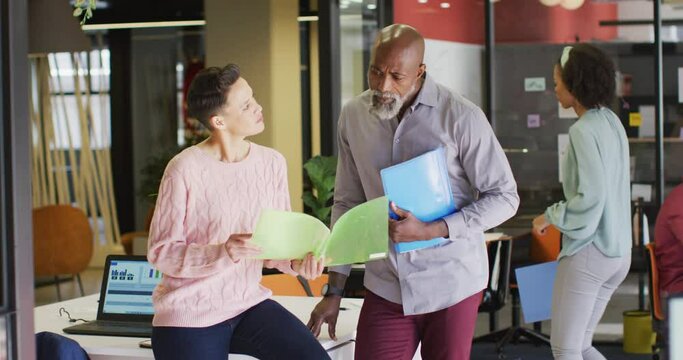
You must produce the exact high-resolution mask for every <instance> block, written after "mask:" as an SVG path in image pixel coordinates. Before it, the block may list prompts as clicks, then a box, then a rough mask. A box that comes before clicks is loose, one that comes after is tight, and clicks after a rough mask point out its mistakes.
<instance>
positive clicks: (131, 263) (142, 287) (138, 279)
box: [102, 259, 161, 315]
mask: <svg viewBox="0 0 683 360" xmlns="http://www.w3.org/2000/svg"><path fill="white" fill-rule="evenodd" d="M108 268H109V272H108V276H107V280H106V287H104V286H103V287H104V291H105V293H104V304H103V307H102V313H103V314H126V315H153V314H154V307H153V305H152V291H154V287H156V285H157V284H158V283H159V281H161V273H160V272H159V270H156V269H154V268H152V266H151V265H150V264H149V263H148V262H147V261H146V260H123V259H111V260H110V263H109V266H108Z"/></svg>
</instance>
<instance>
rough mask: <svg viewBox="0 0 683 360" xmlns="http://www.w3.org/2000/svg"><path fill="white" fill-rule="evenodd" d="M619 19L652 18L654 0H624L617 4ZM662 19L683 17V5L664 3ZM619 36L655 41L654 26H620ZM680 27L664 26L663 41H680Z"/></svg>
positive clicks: (633, 40)
mask: <svg viewBox="0 0 683 360" xmlns="http://www.w3.org/2000/svg"><path fill="white" fill-rule="evenodd" d="M617 7H618V17H619V20H652V19H653V18H654V14H653V8H652V1H622V2H619V3H618V4H617ZM661 14H662V19H681V18H683V6H681V5H680V4H678V5H672V4H663V5H662V8H661ZM617 31H618V37H619V40H621V41H628V42H654V41H655V33H654V27H653V26H651V25H638V26H619V27H618V30H617ZM679 33H680V31H679V29H678V27H676V26H662V40H663V41H672V42H678V41H679Z"/></svg>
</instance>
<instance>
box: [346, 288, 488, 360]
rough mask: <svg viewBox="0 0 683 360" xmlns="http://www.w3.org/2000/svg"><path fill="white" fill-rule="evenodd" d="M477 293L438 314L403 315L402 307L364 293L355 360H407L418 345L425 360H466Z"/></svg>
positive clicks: (479, 296)
mask: <svg viewBox="0 0 683 360" xmlns="http://www.w3.org/2000/svg"><path fill="white" fill-rule="evenodd" d="M481 294H482V293H481V292H479V293H476V294H474V295H472V296H470V297H468V298H466V299H464V300H462V301H460V302H459V303H457V304H455V305H453V306H451V307H449V308H446V309H443V310H439V311H435V312H432V313H428V314H421V315H410V316H405V315H403V306H401V305H399V304H395V303H392V302H391V301H388V300H385V299H383V298H381V297H379V296H378V295H375V294H373V293H372V292H370V291H366V295H365V301H364V302H363V308H362V309H361V312H360V319H359V320H358V329H357V330H358V331H357V334H356V350H355V359H356V360H385V359H386V360H401V359H406V360H410V359H412V358H413V355H414V354H415V350H416V349H417V346H418V344H419V343H420V342H422V349H421V351H420V353H421V354H422V358H423V359H425V360H432V359H439V360H441V359H444V360H445V359H449V360H469V358H470V350H471V348H472V337H473V336H474V327H475V325H476V322H477V309H478V308H479V303H481Z"/></svg>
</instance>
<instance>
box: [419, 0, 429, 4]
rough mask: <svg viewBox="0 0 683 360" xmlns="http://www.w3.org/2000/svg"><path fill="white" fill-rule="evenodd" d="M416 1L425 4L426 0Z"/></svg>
mask: <svg viewBox="0 0 683 360" xmlns="http://www.w3.org/2000/svg"><path fill="white" fill-rule="evenodd" d="M417 2H419V3H420V4H426V3H427V0H417Z"/></svg>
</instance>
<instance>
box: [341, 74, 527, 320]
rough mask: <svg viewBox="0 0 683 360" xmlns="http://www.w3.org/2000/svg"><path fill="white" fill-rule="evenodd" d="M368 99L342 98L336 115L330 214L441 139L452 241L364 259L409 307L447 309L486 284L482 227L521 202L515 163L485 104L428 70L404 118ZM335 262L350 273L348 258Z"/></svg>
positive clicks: (387, 293) (386, 290) (368, 277)
mask: <svg viewBox="0 0 683 360" xmlns="http://www.w3.org/2000/svg"><path fill="white" fill-rule="evenodd" d="M371 101H372V93H371V91H369V90H368V91H365V92H364V93H362V94H361V95H359V96H357V97H355V98H354V99H352V100H351V101H349V102H348V103H347V104H346V105H345V106H344V108H343V109H342V112H341V115H340V118H339V126H338V144H339V163H338V167H337V178H336V185H335V192H334V206H333V208H332V222H333V223H334V222H336V220H337V219H338V218H339V217H340V216H341V215H342V214H344V213H345V212H346V211H348V210H349V209H351V208H353V207H354V206H356V205H358V204H362V203H363V202H365V201H367V200H372V199H375V198H378V197H381V196H384V190H383V187H382V180H381V178H380V170H381V169H383V168H386V167H388V166H391V165H394V164H398V163H400V162H403V161H406V160H409V159H412V158H414V157H416V156H418V155H422V154H424V153H425V152H427V151H430V150H433V149H435V148H437V147H440V146H442V147H444V149H445V150H446V152H445V153H446V162H447V164H448V174H449V177H450V182H451V189H452V191H453V198H454V199H455V204H456V206H457V208H458V209H459V210H458V212H456V213H455V214H452V215H449V216H447V217H446V218H444V220H445V221H446V223H447V225H448V230H449V238H450V240H451V241H450V242H448V243H446V244H445V245H442V246H440V247H436V248H430V249H423V250H417V251H412V252H408V253H404V254H397V253H396V252H395V251H394V247H393V245H392V244H390V245H389V248H390V255H389V257H388V258H386V259H384V260H376V261H371V262H368V263H367V264H366V269H365V280H364V283H365V286H366V287H367V288H368V289H369V290H370V291H372V292H373V293H375V294H377V295H379V296H381V297H383V298H384V299H387V300H389V301H391V302H394V303H397V304H403V312H404V314H405V315H412V314H423V313H428V312H433V311H438V310H441V309H445V308H447V307H449V306H451V305H454V304H456V303H458V302H460V301H461V300H463V299H465V298H467V297H469V296H472V295H473V294H475V293H477V292H479V291H481V290H482V289H484V288H485V287H486V282H487V280H488V257H487V255H486V245H485V242H484V234H483V233H484V231H486V230H488V229H490V228H493V227H495V226H498V225H500V224H501V223H502V222H504V221H505V220H507V219H509V218H510V217H512V216H513V215H514V214H515V212H516V211H517V206H518V205H519V196H518V195H517V185H516V183H515V180H514V178H513V176H512V171H511V170H510V165H509V163H508V161H507V158H506V157H505V153H504V152H503V149H502V148H501V146H500V144H499V143H498V140H497V139H496V137H495V135H494V133H493V130H492V129H491V126H490V124H489V123H488V121H487V120H486V117H485V115H484V114H483V112H482V111H481V109H479V108H478V107H477V106H476V105H474V104H473V103H471V102H470V101H468V100H466V99H465V98H463V97H462V96H460V95H457V94H454V93H452V92H451V91H450V90H448V89H447V88H446V87H444V86H442V85H439V84H437V83H435V82H434V81H433V80H432V79H431V77H430V76H426V78H425V80H424V83H423V86H422V89H421V90H420V92H419V94H418V96H417V98H416V99H415V102H414V103H413V105H412V106H411V107H409V108H408V109H407V110H406V113H405V114H404V116H403V119H402V120H401V122H400V123H399V121H398V119H397V118H393V119H390V120H380V119H379V118H378V117H376V116H374V115H372V114H370V106H371ZM390 200H391V199H390ZM332 270H333V271H336V272H340V273H343V274H346V275H348V274H349V272H350V265H348V266H339V267H335V268H333V269H332Z"/></svg>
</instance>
